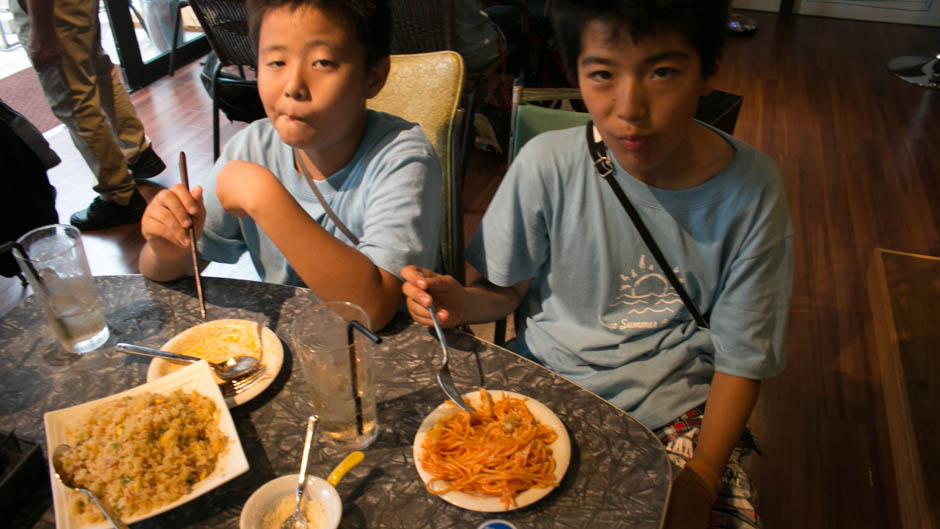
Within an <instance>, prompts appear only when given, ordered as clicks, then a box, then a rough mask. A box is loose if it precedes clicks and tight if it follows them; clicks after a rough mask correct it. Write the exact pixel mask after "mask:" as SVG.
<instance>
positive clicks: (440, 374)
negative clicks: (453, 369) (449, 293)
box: [428, 301, 473, 413]
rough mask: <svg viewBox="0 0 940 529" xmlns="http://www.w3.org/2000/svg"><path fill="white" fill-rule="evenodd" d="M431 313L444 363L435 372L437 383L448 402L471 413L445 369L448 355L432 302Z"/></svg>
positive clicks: (446, 368)
mask: <svg viewBox="0 0 940 529" xmlns="http://www.w3.org/2000/svg"><path fill="white" fill-rule="evenodd" d="M428 310H430V311H431V321H432V322H434V330H435V331H437V339H438V340H439V341H440V342H441V351H443V352H444V355H443V358H444V361H443V363H442V364H441V367H440V368H439V369H438V370H437V383H438V384H440V386H441V388H442V389H443V390H444V393H446V394H447V396H448V397H450V400H452V401H453V402H454V404H456V405H457V406H460V407H461V408H462V409H464V410H466V411H469V412H470V413H473V408H471V407H470V406H467V404H466V403H465V402H464V401H463V397H461V396H460V393H458V392H457V387H456V386H454V379H453V378H451V376H450V368H448V367H447V360H448V359H449V357H450V355H449V354H448V353H447V340H446V339H445V338H444V329H441V324H440V323H438V321H437V314H435V313H436V312H437V309H435V307H434V302H433V301H432V302H431V306H430V307H429V308H428Z"/></svg>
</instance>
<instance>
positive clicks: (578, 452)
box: [0, 275, 670, 529]
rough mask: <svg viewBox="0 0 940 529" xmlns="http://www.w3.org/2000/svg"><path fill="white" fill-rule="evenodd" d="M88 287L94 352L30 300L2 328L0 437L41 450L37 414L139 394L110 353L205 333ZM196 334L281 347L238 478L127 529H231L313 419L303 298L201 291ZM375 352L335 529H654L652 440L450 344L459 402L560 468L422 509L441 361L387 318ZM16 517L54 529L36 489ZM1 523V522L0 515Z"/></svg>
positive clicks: (150, 304) (564, 386) (602, 404)
mask: <svg viewBox="0 0 940 529" xmlns="http://www.w3.org/2000/svg"><path fill="white" fill-rule="evenodd" d="M95 282H96V284H97V287H98V290H99V292H100V294H101V298H102V304H103V306H104V309H105V314H106V318H107V320H108V324H109V327H110V330H111V338H110V339H109V341H108V342H107V343H106V344H105V345H104V346H103V347H102V348H101V349H99V350H98V351H95V352H93V353H89V354H87V355H84V356H79V355H73V354H70V353H67V352H65V351H64V350H63V349H62V348H61V347H60V346H59V345H58V343H57V342H56V340H55V337H54V335H53V333H52V331H51V330H50V329H49V327H48V325H47V324H46V322H45V317H44V315H43V313H42V310H41V308H40V306H39V304H38V303H37V301H36V300H35V299H34V297H33V296H30V297H28V298H26V299H25V300H23V301H22V302H21V303H20V304H19V305H18V306H17V307H15V308H14V309H12V310H11V311H10V312H9V313H7V314H6V315H5V316H3V318H2V319H0V430H4V431H10V430H12V429H14V428H15V430H16V434H17V436H20V437H23V438H26V439H29V440H32V441H35V442H38V443H40V444H41V445H43V448H44V450H45V448H46V447H45V433H44V431H43V425H42V424H43V423H42V416H43V413H45V412H47V411H52V410H56V409H59V408H64V407H68V406H73V405H76V404H80V403H83V402H86V401H89V400H92V399H96V398H100V397H104V396H107V395H110V394H113V393H117V392H119V391H123V390H125V389H128V388H131V387H134V386H137V385H140V384H143V383H145V382H146V371H147V366H148V363H149V361H150V360H149V359H148V358H144V357H137V356H128V355H124V354H122V353H119V352H117V351H115V350H114V348H113V346H114V344H116V343H118V342H130V343H136V344H141V345H149V346H153V347H160V346H161V345H162V344H163V343H164V342H166V341H167V340H168V339H170V338H171V337H173V336H174V335H176V334H177V333H179V332H181V331H183V330H185V329H187V328H189V327H191V326H193V325H196V324H199V323H201V322H202V320H201V319H200V318H199V309H198V304H197V302H196V298H195V292H194V288H193V285H192V281H187V280H181V281H178V282H171V283H156V282H153V281H149V280H147V279H145V278H143V277H142V276H135V275H127V276H101V277H96V278H95ZM203 288H204V291H205V296H206V301H207V307H208V319H222V318H245V319H252V320H256V321H260V322H262V323H264V324H265V325H267V326H268V327H269V328H271V329H272V330H274V331H275V332H276V333H277V335H278V336H279V337H280V338H281V341H282V342H283V344H284V350H285V358H284V365H283V367H282V369H281V372H280V374H279V375H278V376H277V378H276V379H275V380H274V382H273V383H272V384H271V386H270V387H269V388H268V389H267V390H265V391H264V392H263V393H261V394H260V395H258V396H257V397H256V398H254V399H252V400H251V401H249V402H247V403H246V404H243V405H242V406H239V407H237V408H234V409H232V416H233V419H234V421H235V425H236V428H237V430H238V435H239V438H240V439H241V443H242V445H243V447H244V450H245V453H246V456H247V458H248V462H249V464H250V466H251V468H250V470H249V471H248V472H246V473H245V474H242V475H241V476H239V477H237V478H235V479H234V480H232V481H230V482H228V483H226V484H224V485H223V486H221V487H219V488H217V489H215V490H213V491H212V492H210V493H208V494H206V495H204V496H201V497H199V498H197V499H195V500H193V501H192V502H190V503H188V504H186V505H183V506H181V507H178V508H176V509H173V510H171V511H168V512H166V513H164V514H161V515H158V516H155V517H153V518H150V519H148V520H145V521H143V522H140V523H138V524H134V527H140V528H158V527H178V528H188V527H193V528H195V527H201V528H235V527H238V517H239V514H240V511H241V507H242V505H243V504H244V502H245V501H246V500H247V499H248V496H250V495H251V493H252V492H253V491H254V490H255V489H257V488H258V487H259V486H260V485H262V484H263V483H265V482H266V481H268V480H270V479H272V478H274V477H277V476H282V475H285V474H291V473H296V471H297V468H298V466H299V463H300V452H301V448H302V446H303V430H304V425H305V421H306V417H307V416H308V415H310V414H311V413H314V409H313V407H312V405H311V403H310V398H309V396H308V393H307V390H306V388H305V380H304V377H303V373H302V372H301V370H300V368H299V365H298V364H297V362H296V361H295V359H294V353H293V352H292V351H291V344H290V343H289V339H288V337H289V333H288V329H289V327H290V323H291V321H292V320H293V317H294V315H295V314H296V313H297V312H298V311H300V310H303V308H304V307H307V306H309V305H310V304H312V303H315V302H316V301H317V300H316V297H315V296H314V295H313V293H312V292H311V291H309V290H307V289H303V288H294V287H287V286H282V285H272V284H266V283H258V282H252V281H240V280H233V279H222V278H212V277H206V278H204V282H203ZM380 335H381V336H382V337H383V342H382V344H381V345H379V346H377V347H376V349H375V353H374V354H375V362H376V392H377V399H378V420H379V423H380V426H379V428H380V433H379V437H378V439H377V440H376V441H375V443H373V444H372V446H370V447H369V448H368V449H366V450H365V454H366V457H365V460H364V461H363V463H362V464H360V465H359V466H358V467H356V468H355V469H353V470H352V471H351V472H350V473H349V474H347V476H346V477H345V478H344V479H343V481H342V482H341V483H340V484H339V486H338V491H339V493H340V496H341V497H342V500H343V507H344V512H343V520H342V523H341V525H340V527H344V528H367V527H368V528H409V529H410V528H414V527H435V528H439V529H445V528H458V527H459V528H475V527H477V526H478V525H479V524H480V523H482V522H483V521H485V520H487V519H492V518H502V519H506V520H510V521H512V522H513V523H514V524H515V525H516V526H517V527H518V528H519V529H524V528H535V527H539V528H541V527H571V528H579V529H584V528H588V527H590V528H605V527H631V528H646V527H649V528H657V527H659V526H660V523H661V520H662V513H663V511H664V508H665V505H666V500H667V497H668V491H669V483H670V469H669V464H668V461H667V458H666V455H665V452H664V450H663V449H662V446H661V445H660V443H659V442H658V440H657V439H656V438H655V436H653V434H652V433H651V432H650V431H649V430H647V429H646V428H645V427H644V426H643V425H641V424H640V423H639V422H638V421H636V420H635V419H633V418H632V417H631V416H630V415H628V414H626V413H624V412H623V411H621V410H619V409H617V408H616V407H614V406H612V405H610V404H608V403H607V402H606V401H604V400H602V399H600V398H599V397H597V396H595V395H594V394H592V393H590V392H588V391H585V390H584V389H582V388H580V387H579V386H577V385H575V384H573V383H571V382H569V381H567V380H566V379H564V378H562V377H560V376H558V375H556V374H554V373H552V372H551V371H549V370H547V369H544V368H543V367H541V366H539V365H537V364H534V363H532V362H529V361H528V360H526V359H523V358H521V357H519V356H518V355H515V354H513V353H511V352H509V351H506V350H505V349H502V348H500V347H497V346H494V345H492V344H489V343H487V342H484V341H481V340H479V339H477V338H475V337H473V336H470V335H468V334H465V333H462V332H457V331H449V335H448V340H449V342H450V345H451V348H452V350H453V353H452V355H451V364H452V365H451V373H452V374H453V377H454V380H455V382H456V383H457V386H458V389H460V390H461V391H462V392H463V391H471V390H473V389H475V388H476V386H477V385H479V384H480V383H481V381H482V382H483V384H484V385H485V387H487V388H490V389H507V390H511V391H515V392H518V393H522V394H524V395H526V396H529V397H532V398H534V399H536V400H538V401H540V402H542V403H544V404H545V405H546V406H548V407H549V408H550V409H552V410H553V411H554V412H555V413H556V414H557V415H558V417H559V418H560V419H561V420H562V422H563V423H564V424H565V426H566V427H567V429H568V433H569V436H570V438H571V444H572V455H571V464H570V466H569V468H568V471H567V473H566V474H565V477H564V479H563V480H562V482H561V485H560V487H559V488H558V489H557V490H555V491H553V492H552V493H550V494H549V495H548V496H546V497H545V498H543V499H542V500H540V501H538V502H536V503H535V504H533V505H530V506H528V507H525V508H522V509H519V510H516V511H511V512H506V513H499V514H498V515H494V514H487V513H477V512H472V511H467V510H463V509H461V508H459V507H455V506H453V505H450V504H448V503H446V502H444V501H443V500H441V499H440V498H437V497H434V496H433V495H431V494H429V493H428V492H427V491H426V490H425V488H424V484H423V483H422V481H421V479H420V478H419V476H418V473H417V471H416V470H415V466H414V458H413V456H412V443H413V441H414V436H415V433H416V432H417V430H418V427H419V425H420V423H421V421H422V420H423V419H424V417H425V416H426V415H427V414H429V413H430V412H431V411H432V410H433V409H434V408H435V407H437V406H438V405H439V404H441V403H442V402H443V401H444V399H445V397H444V393H443V392H442V391H441V389H440V388H439V387H438V386H437V384H436V382H435V380H434V373H435V370H434V365H436V362H438V356H439V354H440V346H439V344H438V342H437V339H436V338H435V337H434V336H433V332H432V331H430V330H429V329H428V328H427V327H424V326H422V325H418V324H416V323H414V322H412V321H411V319H410V318H408V317H407V315H400V316H399V317H397V318H396V319H395V320H394V321H393V322H392V323H391V324H390V325H389V326H388V327H387V328H386V329H384V330H383V331H382V332H381V333H380ZM344 455H345V454H344V453H342V452H340V451H338V450H336V449H334V448H331V447H329V446H326V445H324V444H320V445H318V446H316V447H315V448H314V450H313V451H312V452H311V456H310V459H311V461H310V467H309V470H308V473H310V474H313V475H319V476H325V475H326V474H327V473H328V472H329V471H330V469H331V468H332V467H333V466H334V465H335V464H336V463H338V462H339V461H340V460H341V459H342V457H343V456H344ZM33 498H34V499H33V501H32V502H30V503H29V504H27V505H23V506H22V507H21V508H20V509H19V511H18V512H17V513H16V514H15V516H14V517H13V519H12V521H11V524H12V526H13V527H35V528H50V527H53V526H54V525H55V520H54V516H53V513H52V507H51V494H50V492H49V490H48V488H46V489H45V490H37V491H36V494H35V495H34V496H33ZM4 518H6V516H4Z"/></svg>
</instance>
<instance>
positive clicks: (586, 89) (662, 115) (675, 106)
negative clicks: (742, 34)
mask: <svg viewBox="0 0 940 529" xmlns="http://www.w3.org/2000/svg"><path fill="white" fill-rule="evenodd" d="M611 30H612V26H611V25H610V24H609V23H607V22H604V21H597V20H596V21H593V22H591V23H590V24H588V25H587V26H586V28H585V30H584V31H583V32H582V37H581V41H582V42H581V54H580V55H579V56H578V82H579V85H580V88H581V94H582V96H583V97H584V103H585V105H586V106H587V108H588V111H589V112H590V113H591V117H592V118H593V120H594V123H595V125H596V126H597V129H598V130H599V131H600V134H601V136H602V137H603V139H604V143H606V144H607V148H608V149H609V150H610V151H611V154H612V155H613V156H614V157H615V158H616V159H617V161H618V162H620V165H621V166H623V168H624V169H626V170H627V171H628V172H629V173H630V174H631V175H633V176H634V177H636V178H639V179H641V180H644V181H647V182H649V183H659V184H668V182H666V181H664V180H663V178H669V175H671V174H678V173H679V172H681V171H682V170H684V169H688V168H687V167H685V166H684V165H685V163H686V162H688V161H689V160H690V159H691V158H690V156H691V154H692V151H691V144H690V142H689V133H690V130H692V128H693V127H694V126H695V125H694V122H693V121H692V119H693V117H694V116H695V111H696V108H697V106H698V100H699V97H700V96H702V95H705V94H708V93H709V92H710V91H711V86H710V80H709V79H705V78H703V77H702V73H701V72H702V70H701V61H700V59H699V55H698V53H697V52H696V51H695V49H693V48H692V47H691V46H690V45H689V43H688V42H686V39H685V38H684V37H682V35H681V34H679V33H678V32H657V33H654V34H653V35H650V36H647V37H644V38H643V39H642V40H640V41H638V42H634V41H633V39H632V38H631V37H630V35H629V33H627V32H626V31H623V32H621V34H620V35H615V34H612V33H611ZM667 186H668V185H667Z"/></svg>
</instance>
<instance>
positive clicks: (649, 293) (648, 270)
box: [598, 254, 685, 331]
mask: <svg viewBox="0 0 940 529" xmlns="http://www.w3.org/2000/svg"><path fill="white" fill-rule="evenodd" d="M673 272H675V274H676V277H680V276H679V267H676V268H674V269H673ZM620 280H621V284H620V289H619V290H618V292H617V295H616V297H615V298H614V300H613V302H612V303H611V304H610V305H608V306H607V310H606V311H605V313H604V314H599V315H598V320H599V321H600V323H601V325H603V326H604V327H606V328H608V329H610V330H612V331H618V330H619V331H622V330H626V329H653V328H656V327H659V326H661V325H665V324H666V323H668V322H669V320H671V319H672V318H673V317H674V316H675V315H676V313H677V312H678V311H679V310H680V309H681V308H682V298H680V297H679V294H678V293H676V290H675V289H674V288H672V285H670V284H669V280H668V279H666V276H665V275H663V273H662V272H659V271H657V270H656V265H655V262H654V263H650V264H646V254H643V255H641V256H640V262H639V264H638V265H637V267H636V268H633V269H632V270H630V272H629V273H628V274H620ZM679 281H680V282H683V283H684V282H685V281H684V280H683V279H682V278H681V277H680V279H679ZM605 314H606V315H607V316H608V317H610V316H614V317H615V318H616V317H619V318H620V319H619V321H606V320H605V319H604V316H605Z"/></svg>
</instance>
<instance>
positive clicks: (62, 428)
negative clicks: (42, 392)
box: [43, 361, 248, 529]
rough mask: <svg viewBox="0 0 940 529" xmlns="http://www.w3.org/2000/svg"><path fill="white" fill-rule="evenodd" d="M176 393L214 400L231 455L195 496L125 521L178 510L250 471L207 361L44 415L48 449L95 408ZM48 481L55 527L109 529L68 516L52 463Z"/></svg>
mask: <svg viewBox="0 0 940 529" xmlns="http://www.w3.org/2000/svg"><path fill="white" fill-rule="evenodd" d="M176 389H182V390H184V391H196V392H198V393H200V394H202V395H205V396H206V397H209V398H210V399H212V402H214V403H215V405H216V406H217V407H218V408H219V429H220V430H221V431H222V433H224V434H225V435H226V436H227V437H228V439H229V445H228V451H227V452H226V453H225V454H223V455H222V456H221V459H220V460H219V462H218V464H216V467H215V470H213V471H212V473H211V474H209V475H208V476H206V477H205V478H204V479H203V480H202V481H199V482H198V483H196V484H195V486H193V490H192V492H190V493H189V494H187V495H185V496H183V497H181V498H179V499H177V500H176V501H174V502H172V503H168V504H166V505H164V506H162V507H158V508H156V509H154V510H152V511H150V512H147V513H144V514H140V515H137V516H133V517H130V518H125V519H124V522H125V523H134V522H139V521H140V520H145V519H147V518H150V517H152V516H156V515H157V514H160V513H163V512H166V511H168V510H170V509H173V508H175V507H178V506H180V505H182V504H184V503H186V502H188V501H190V500H193V499H195V498H198V497H199V496H202V495H203V494H205V493H207V492H209V491H210V490H212V489H214V488H216V487H218V486H219V485H222V484H223V483H225V482H227V481H229V480H231V479H233V478H235V477H236V476H239V475H241V474H243V473H245V472H246V471H247V470H248V460H247V459H246V458H245V452H244V450H243V449H242V444H241V441H240V440H239V438H238V432H237V431H235V423H234V422H232V415H231V413H229V411H228V408H227V407H226V406H225V399H223V398H222V392H221V391H219V386H218V384H216V383H215V377H214V375H213V374H212V368H210V367H209V364H208V363H206V362H205V361H202V362H198V363H195V364H191V365H188V366H185V367H183V368H182V369H180V370H178V371H176V372H175V373H172V374H170V375H167V376H165V377H163V378H161V379H159V380H156V381H154V382H148V383H147V384H142V385H140V386H137V387H136V388H132V389H129V390H127V391H122V392H121V393H117V394H114V395H111V396H109V397H104V398H101V399H98V400H93V401H90V402H86V403H84V404H79V405H78V406H72V407H70V408H63V409H61V410H56V411H50V412H48V413H46V414H44V415H43V423H44V424H45V427H46V446H47V447H48V451H49V452H50V453H51V452H52V450H53V449H55V447H56V446H58V445H60V444H62V443H68V437H67V436H66V432H67V431H68V430H69V429H70V428H73V427H75V426H77V425H78V424H79V423H80V422H81V420H82V419H83V418H84V417H85V416H86V415H87V414H88V413H90V412H91V410H92V409H93V408H95V407H97V406H100V405H102V404H105V403H107V402H111V401H115V400H119V399H122V398H124V397H127V396H131V395H137V394H139V393H144V392H148V391H149V392H151V393H162V394H168V393H171V392H173V391H174V390H176ZM50 460H51V457H50ZM49 478H50V481H51V482H52V502H53V507H54V508H55V520H56V527H58V528H59V529H76V528H78V527H81V528H82V529H104V528H106V527H110V524H108V522H107V520H105V521H104V522H101V523H98V524H94V525H83V523H82V522H81V521H80V520H79V519H78V518H77V517H75V516H73V515H72V514H71V513H70V512H69V506H68V489H66V488H65V485H63V484H62V483H61V482H59V480H58V479H56V477H55V470H53V468H52V462H51V461H50V462H49Z"/></svg>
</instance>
